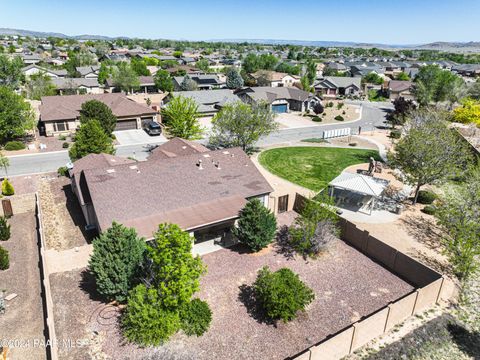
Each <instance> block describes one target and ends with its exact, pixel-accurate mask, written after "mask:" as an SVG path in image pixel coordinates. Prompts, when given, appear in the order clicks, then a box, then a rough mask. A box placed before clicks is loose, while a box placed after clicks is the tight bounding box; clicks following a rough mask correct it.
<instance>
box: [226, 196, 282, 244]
mask: <svg viewBox="0 0 480 360" xmlns="http://www.w3.org/2000/svg"><path fill="white" fill-rule="evenodd" d="M276 231H277V220H276V219H275V215H273V214H272V212H271V211H270V210H268V209H267V208H266V207H265V206H264V205H263V204H262V202H261V201H260V200H258V199H252V200H250V201H249V202H248V203H247V204H246V205H245V207H244V208H243V209H242V211H241V212H240V218H239V219H238V225H237V226H236V227H234V228H233V234H234V235H235V236H236V237H237V238H238V240H240V242H242V243H244V244H245V245H247V246H248V247H249V248H250V249H251V250H253V251H259V250H261V249H263V248H265V247H266V246H267V245H268V244H270V243H271V242H272V240H273V238H274V237H275V232H276Z"/></svg>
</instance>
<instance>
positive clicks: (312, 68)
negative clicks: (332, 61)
mask: <svg viewBox="0 0 480 360" xmlns="http://www.w3.org/2000/svg"><path fill="white" fill-rule="evenodd" d="M305 76H306V77H307V78H308V82H309V83H310V84H313V83H314V82H315V79H316V78H317V64H316V63H315V62H314V61H313V60H308V61H307V72H306V74H305Z"/></svg>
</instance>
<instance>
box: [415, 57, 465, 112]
mask: <svg viewBox="0 0 480 360" xmlns="http://www.w3.org/2000/svg"><path fill="white" fill-rule="evenodd" d="M462 86H463V81H462V79H461V78H460V77H458V76H457V75H455V74H453V73H452V72H450V71H448V70H442V69H440V68H439V67H438V66H436V65H427V66H423V67H422V68H420V70H419V72H418V74H417V76H416V77H415V87H414V89H413V90H414V94H415V97H416V100H417V102H418V103H419V104H420V105H421V106H426V105H429V104H431V103H438V102H443V101H449V102H454V101H456V100H457V95H458V92H459V88H461V87H462Z"/></svg>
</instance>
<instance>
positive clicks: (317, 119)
mask: <svg viewBox="0 0 480 360" xmlns="http://www.w3.org/2000/svg"><path fill="white" fill-rule="evenodd" d="M312 121H315V122H322V118H321V117H319V116H314V117H313V118H312Z"/></svg>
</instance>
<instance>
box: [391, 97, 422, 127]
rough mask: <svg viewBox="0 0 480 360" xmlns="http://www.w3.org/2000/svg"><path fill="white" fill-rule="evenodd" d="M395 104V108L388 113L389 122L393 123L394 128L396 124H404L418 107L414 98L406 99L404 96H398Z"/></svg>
mask: <svg viewBox="0 0 480 360" xmlns="http://www.w3.org/2000/svg"><path fill="white" fill-rule="evenodd" d="M393 106H394V107H395V110H394V111H393V112H391V113H389V114H388V115H387V122H389V123H390V124H391V125H392V128H393V129H395V126H396V125H404V124H405V122H406V121H407V119H408V116H409V114H410V113H411V112H412V111H414V110H415V109H416V108H417V106H416V105H415V103H414V102H413V100H405V98H404V97H399V98H396V99H395V100H394V101H393Z"/></svg>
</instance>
